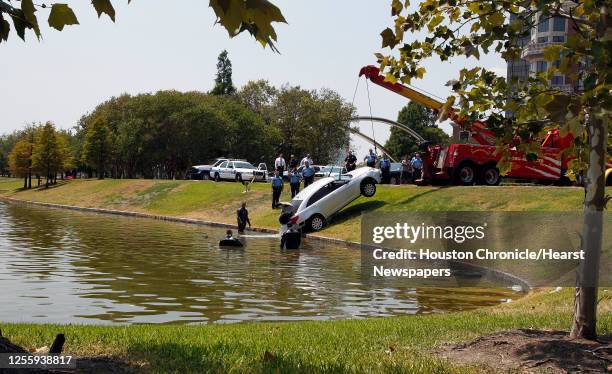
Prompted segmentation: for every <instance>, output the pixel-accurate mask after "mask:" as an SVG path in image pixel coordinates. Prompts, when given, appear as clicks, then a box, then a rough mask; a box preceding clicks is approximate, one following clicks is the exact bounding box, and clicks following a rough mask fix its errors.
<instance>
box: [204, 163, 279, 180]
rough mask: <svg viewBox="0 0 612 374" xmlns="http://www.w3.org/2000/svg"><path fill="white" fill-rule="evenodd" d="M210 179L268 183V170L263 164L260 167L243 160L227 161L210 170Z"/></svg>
mask: <svg viewBox="0 0 612 374" xmlns="http://www.w3.org/2000/svg"><path fill="white" fill-rule="evenodd" d="M210 177H211V178H212V179H214V180H215V181H220V180H222V179H225V180H233V181H236V182H242V181H250V180H253V179H254V180H255V181H266V180H267V178H268V168H267V167H266V164H264V163H261V164H259V166H258V167H255V166H253V164H251V163H249V162H246V161H243V160H227V161H223V162H222V163H221V164H219V165H217V166H215V167H213V168H212V169H211V170H210Z"/></svg>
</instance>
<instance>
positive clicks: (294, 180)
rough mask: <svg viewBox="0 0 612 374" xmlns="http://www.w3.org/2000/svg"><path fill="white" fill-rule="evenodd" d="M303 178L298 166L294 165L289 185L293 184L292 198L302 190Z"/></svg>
mask: <svg viewBox="0 0 612 374" xmlns="http://www.w3.org/2000/svg"><path fill="white" fill-rule="evenodd" d="M301 179H302V178H301V176H300V173H299V172H298V170H297V168H296V167H294V168H293V169H291V172H290V173H289V185H290V186H291V198H292V199H293V198H294V197H295V195H297V194H298V193H299V192H300V181H301Z"/></svg>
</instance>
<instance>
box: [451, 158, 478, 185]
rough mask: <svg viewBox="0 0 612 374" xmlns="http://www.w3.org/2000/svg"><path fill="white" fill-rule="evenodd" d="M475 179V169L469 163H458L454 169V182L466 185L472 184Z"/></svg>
mask: <svg viewBox="0 0 612 374" xmlns="http://www.w3.org/2000/svg"><path fill="white" fill-rule="evenodd" d="M475 179H476V169H475V167H474V165H473V164H471V163H464V164H461V165H459V167H458V168H457V169H456V170H455V183H457V184H462V185H464V186H468V185H471V184H474V180H475Z"/></svg>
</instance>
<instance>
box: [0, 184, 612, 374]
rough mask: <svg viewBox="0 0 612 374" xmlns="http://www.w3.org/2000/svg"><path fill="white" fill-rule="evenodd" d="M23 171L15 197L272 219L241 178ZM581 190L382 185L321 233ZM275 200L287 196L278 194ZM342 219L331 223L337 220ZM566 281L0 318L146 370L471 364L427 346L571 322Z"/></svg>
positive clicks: (6, 327)
mask: <svg viewBox="0 0 612 374" xmlns="http://www.w3.org/2000/svg"><path fill="white" fill-rule="evenodd" d="M21 185H22V181H19V180H10V179H0V195H1V196H7V197H13V198H17V199H23V200H30V201H39V202H49V203H58V204H69V205H78V206H83V207H100V208H111V209H122V210H129V211H139V212H145V213H152V214H163V215H169V216H180V217H189V218H198V219H205V220H213V221H219V222H227V223H234V212H235V209H236V208H237V207H238V205H239V203H240V202H241V201H246V202H247V204H248V205H249V209H250V211H251V215H252V221H253V224H254V225H256V226H259V227H267V228H277V227H278V224H277V216H278V211H277V210H272V209H270V188H269V186H268V185H266V184H256V185H254V186H253V189H252V191H251V192H250V193H248V194H243V193H242V190H243V187H242V185H240V184H237V183H223V182H222V183H214V182H192V181H152V180H104V181H98V180H78V181H70V182H67V183H60V184H59V185H58V186H56V187H53V188H50V189H48V190H45V189H36V190H29V191H21V190H19V188H20V187H21ZM582 197H583V192H582V191H581V190H580V189H573V188H555V187H532V186H531V187H520V186H518V187H517V186H512V187H510V186H508V187H504V186H502V187H494V188H484V187H448V188H434V187H414V186H401V187H397V186H380V187H379V191H378V192H377V194H376V196H374V197H373V198H370V199H366V198H360V199H358V200H356V201H354V202H353V203H352V204H351V205H350V206H348V207H347V208H345V209H344V210H343V211H342V212H341V213H340V214H338V215H337V216H336V217H335V219H334V221H333V222H332V224H331V225H330V226H329V227H328V228H326V229H325V230H324V231H323V232H322V235H325V236H332V237H336V238H340V239H346V240H359V216H360V215H361V213H362V212H371V211H374V212H376V211H381V212H382V211H399V210H410V211H436V210H437V211H442V210H456V211H462V210H470V211H473V210H508V211H520V210H551V211H564V210H575V209H580V205H581V201H582ZM283 200H289V195H288V194H287V193H285V194H284V196H283ZM340 222H341V223H343V224H342V225H339V224H338V223H340ZM600 298H601V301H600V303H599V320H598V326H599V331H600V333H604V334H610V333H612V313H611V312H612V297H611V294H610V291H609V290H602V293H601V295H600ZM572 302H573V298H572V293H571V291H570V290H567V289H566V290H562V291H560V292H551V291H550V290H541V291H537V292H535V293H532V294H529V295H527V296H526V297H524V298H521V299H519V300H516V301H514V302H512V303H508V304H503V305H499V306H495V307H490V308H485V309H481V310H477V311H470V312H461V313H449V314H436V315H420V316H409V317H390V318H375V319H365V320H345V321H331V322H315V321H311V322H292V323H240V324H234V325H205V326H167V325H164V326H156V325H132V326H78V325H70V326H66V325H40V324H2V325H1V326H0V328H1V329H2V333H3V335H4V336H6V337H8V338H10V339H11V340H12V341H14V342H15V343H18V344H21V345H23V346H25V347H27V348H38V347H41V346H44V345H48V344H49V343H50V342H51V341H52V339H53V337H54V336H55V334H57V333H60V332H63V333H65V334H66V337H67V343H66V350H67V353H72V354H76V355H79V356H107V357H112V358H113V359H114V360H117V361H118V362H121V363H125V364H126V365H129V366H131V367H133V368H135V369H144V370H145V371H147V372H148V371H153V372H177V373H179V372H180V373H182V372H202V371H209V372H236V373H242V372H262V371H263V372H296V371H299V372H319V371H325V372H338V373H344V372H381V371H386V372H421V373H430V372H475V371H478V370H480V369H481V368H476V367H466V366H456V365H454V364H452V363H450V362H448V361H446V360H444V359H442V358H440V357H437V356H433V355H431V354H429V353H428V352H429V350H430V349H431V348H433V347H437V346H440V345H443V344H447V343H451V342H459V341H466V340H470V339H473V338H475V337H477V336H479V335H482V334H486V333H489V332H494V331H500V330H507V329H515V328H536V329H561V330H567V329H569V325H570V322H571V312H572Z"/></svg>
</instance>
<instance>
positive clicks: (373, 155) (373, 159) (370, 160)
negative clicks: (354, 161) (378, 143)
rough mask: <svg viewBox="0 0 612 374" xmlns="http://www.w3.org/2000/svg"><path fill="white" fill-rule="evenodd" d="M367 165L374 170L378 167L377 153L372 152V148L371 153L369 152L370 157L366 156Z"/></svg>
mask: <svg viewBox="0 0 612 374" xmlns="http://www.w3.org/2000/svg"><path fill="white" fill-rule="evenodd" d="M363 160H364V161H365V163H366V165H367V166H369V167H371V168H373V167H376V153H374V151H372V148H370V151H369V152H368V155H367V156H365V158H364V159H363Z"/></svg>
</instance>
